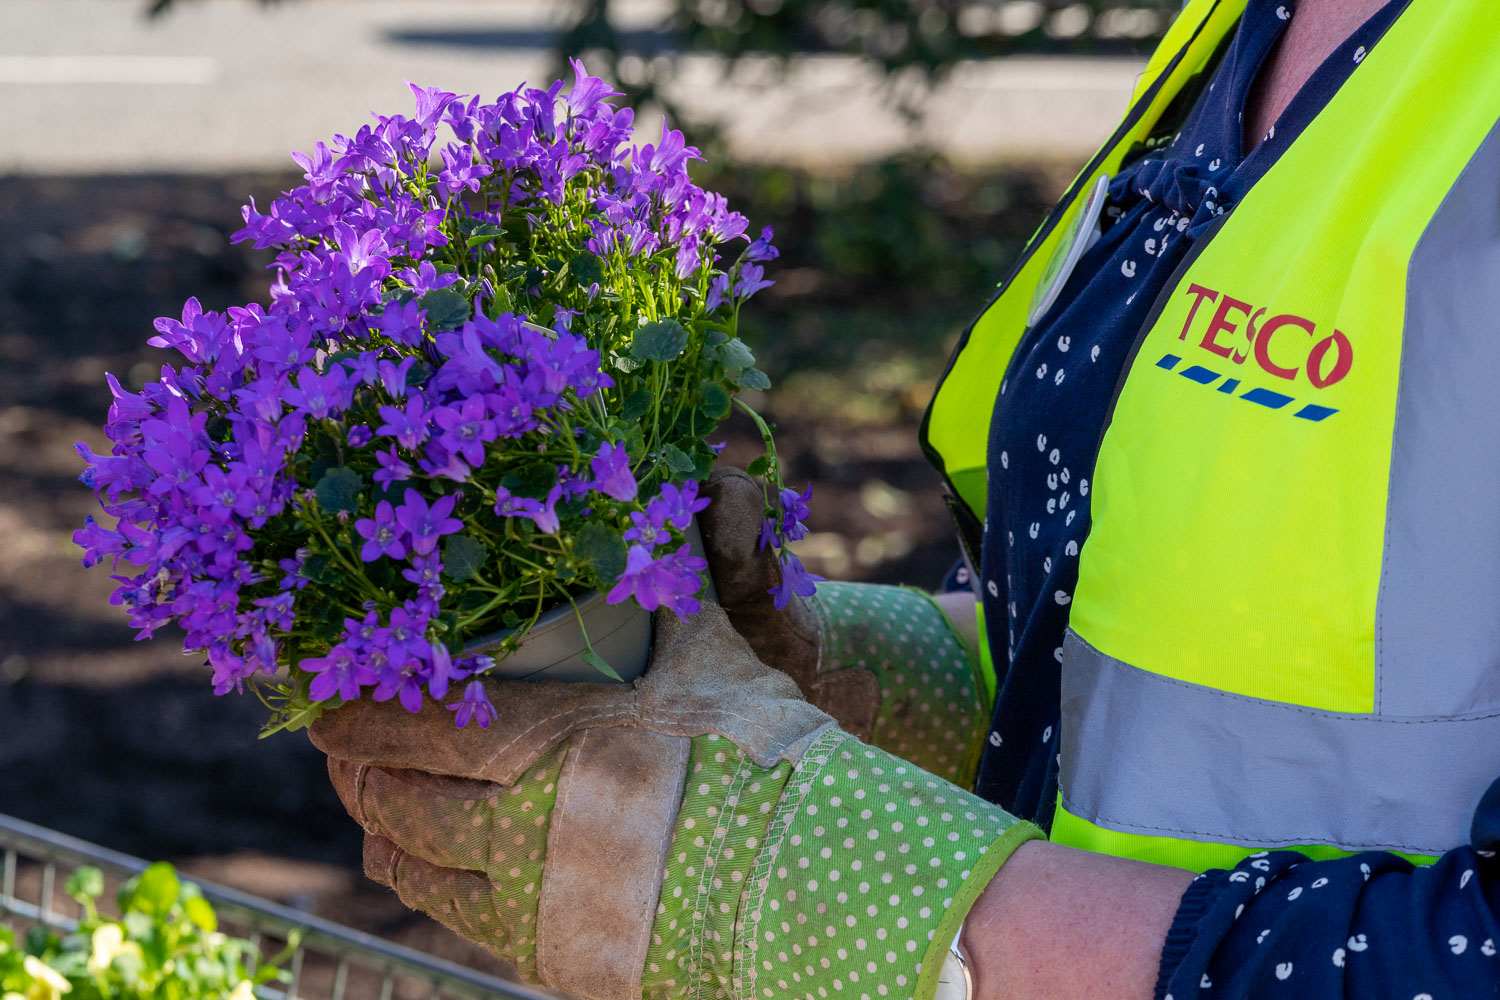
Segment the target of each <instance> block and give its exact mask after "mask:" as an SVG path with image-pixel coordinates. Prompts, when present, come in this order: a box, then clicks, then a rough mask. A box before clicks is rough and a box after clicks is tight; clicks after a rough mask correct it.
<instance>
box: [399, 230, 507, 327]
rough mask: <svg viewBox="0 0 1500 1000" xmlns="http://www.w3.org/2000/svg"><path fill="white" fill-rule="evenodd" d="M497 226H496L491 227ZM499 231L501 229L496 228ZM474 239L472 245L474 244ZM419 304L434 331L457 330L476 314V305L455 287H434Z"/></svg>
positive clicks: (484, 238) (488, 238) (486, 241)
mask: <svg viewBox="0 0 1500 1000" xmlns="http://www.w3.org/2000/svg"><path fill="white" fill-rule="evenodd" d="M491 228H495V227H491ZM496 231H497V232H499V230H498V229H497V230H496ZM490 239H491V237H483V238H481V239H480V240H479V241H478V244H479V245H483V244H485V243H488V242H489V241H490ZM474 245H475V244H474V243H473V241H471V242H470V246H474ZM417 305H419V306H421V307H422V308H423V309H425V310H426V311H427V323H428V327H429V329H431V330H432V331H433V332H437V331H441V330H457V329H458V328H459V327H461V326H463V325H464V322H465V321H466V320H468V319H469V317H471V316H473V315H474V307H473V306H472V305H470V304H469V300H468V299H467V298H466V297H465V296H464V294H463V292H460V291H456V290H454V289H453V288H451V287H449V288H434V289H433V290H432V291H430V292H428V293H427V294H425V295H423V296H422V297H421V298H420V299H418V300H417Z"/></svg>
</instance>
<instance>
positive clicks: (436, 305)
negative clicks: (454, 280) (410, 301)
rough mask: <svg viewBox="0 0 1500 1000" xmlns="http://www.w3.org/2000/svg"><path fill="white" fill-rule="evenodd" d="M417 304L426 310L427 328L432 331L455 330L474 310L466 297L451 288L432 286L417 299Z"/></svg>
mask: <svg viewBox="0 0 1500 1000" xmlns="http://www.w3.org/2000/svg"><path fill="white" fill-rule="evenodd" d="M417 305H419V306H421V307H422V308H423V309H425V310H426V311H427V329H428V330H430V331H432V332H433V333H441V332H443V331H444V330H457V329H458V328H459V327H461V326H463V325H464V323H466V322H467V321H468V319H469V317H470V316H471V315H472V314H473V311H474V310H473V308H472V307H471V306H470V305H469V300H468V298H466V297H465V296H464V294H463V293H462V292H458V291H454V290H453V289H452V288H434V289H433V290H432V291H430V292H428V293H427V294H426V295H423V296H422V297H421V298H420V299H418V300H417Z"/></svg>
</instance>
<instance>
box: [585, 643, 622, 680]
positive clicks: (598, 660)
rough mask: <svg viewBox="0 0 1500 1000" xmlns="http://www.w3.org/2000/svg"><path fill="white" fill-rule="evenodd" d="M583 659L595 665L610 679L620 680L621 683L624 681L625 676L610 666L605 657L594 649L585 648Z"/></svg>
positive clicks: (592, 665)
mask: <svg viewBox="0 0 1500 1000" xmlns="http://www.w3.org/2000/svg"><path fill="white" fill-rule="evenodd" d="M581 659H582V660H583V662H584V663H587V664H588V665H589V666H591V667H593V668H594V669H595V670H597V671H599V672H600V673H601V674H603V675H604V676H605V677H608V678H609V679H610V680H613V681H620V682H621V683H624V681H625V678H623V677H621V676H620V674H619V672H618V671H617V670H615V668H614V667H612V666H610V665H609V664H608V663H605V662H604V657H602V656H600V655H599V654H598V653H596V652H594V651H593V650H592V649H587V650H584V652H583V655H582V657H581Z"/></svg>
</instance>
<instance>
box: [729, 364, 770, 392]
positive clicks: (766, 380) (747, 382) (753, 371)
mask: <svg viewBox="0 0 1500 1000" xmlns="http://www.w3.org/2000/svg"><path fill="white" fill-rule="evenodd" d="M736 381H738V382H739V384H740V385H742V386H744V387H745V388H746V389H769V388H771V379H770V376H768V375H767V374H766V373H765V372H763V371H761V370H760V369H759V368H746V369H745V370H744V371H743V372H741V373H740V375H739V378H738V379H737V380H736Z"/></svg>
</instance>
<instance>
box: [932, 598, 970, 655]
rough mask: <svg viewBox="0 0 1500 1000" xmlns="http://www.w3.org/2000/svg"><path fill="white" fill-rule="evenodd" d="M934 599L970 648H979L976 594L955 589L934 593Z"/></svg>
mask: <svg viewBox="0 0 1500 1000" xmlns="http://www.w3.org/2000/svg"><path fill="white" fill-rule="evenodd" d="M932 600H933V602H934V603H936V604H937V606H938V607H940V608H942V609H943V614H945V615H947V616H948V621H950V622H952V623H953V628H954V629H955V630H956V631H957V632H958V634H959V636H960V637H961V638H962V639H963V640H964V641H965V642H967V643H968V644H969V648H970V649H978V648H979V618H978V616H977V612H976V609H975V599H974V595H973V594H972V593H971V592H969V591H967V590H955V591H952V592H950V593H946V594H933V595H932Z"/></svg>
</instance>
